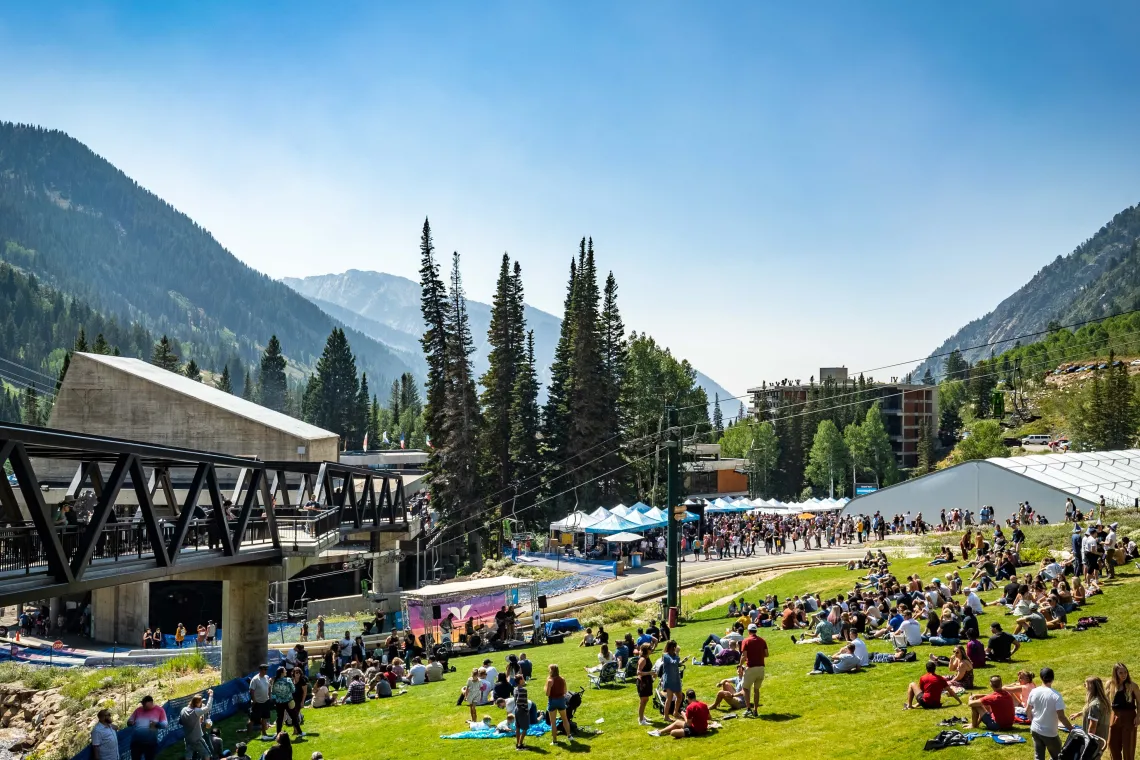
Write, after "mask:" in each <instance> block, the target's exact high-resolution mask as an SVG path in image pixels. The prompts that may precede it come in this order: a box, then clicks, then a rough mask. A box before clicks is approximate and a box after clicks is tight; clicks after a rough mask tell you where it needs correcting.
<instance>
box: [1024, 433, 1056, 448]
mask: <svg viewBox="0 0 1140 760" xmlns="http://www.w3.org/2000/svg"><path fill="white" fill-rule="evenodd" d="M1049 440H1050V437H1049V436H1047V435H1027V436H1025V437H1024V438H1022V439H1021V445H1022V446H1048V445H1049Z"/></svg>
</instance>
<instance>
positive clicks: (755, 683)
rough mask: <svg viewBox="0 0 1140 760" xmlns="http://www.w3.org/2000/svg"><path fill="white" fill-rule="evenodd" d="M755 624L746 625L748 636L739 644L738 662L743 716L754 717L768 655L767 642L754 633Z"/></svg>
mask: <svg viewBox="0 0 1140 760" xmlns="http://www.w3.org/2000/svg"><path fill="white" fill-rule="evenodd" d="M756 630H757V628H756V624H755V623H750V624H749V625H748V636H747V637H745V639H744V641H743V642H741V644H740V663H741V664H742V665H744V680H743V681H742V682H741V688H743V689H744V703H745V711H744V715H745V717H750V718H754V717H756V708H758V707H759V706H760V686H761V685H762V684H763V683H764V661H765V660H766V659H767V657H768V642H766V641H764V639H762V638H760V636H758V635H757V633H756Z"/></svg>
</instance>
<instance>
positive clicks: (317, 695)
mask: <svg viewBox="0 0 1140 760" xmlns="http://www.w3.org/2000/svg"><path fill="white" fill-rule="evenodd" d="M336 698H337V695H336V692H335V691H331V690H329V680H328V679H327V678H325V677H324V676H317V687H316V688H315V689H314V690H313V708H314V709H315V708H318V707H335V706H336V704H337V701H336Z"/></svg>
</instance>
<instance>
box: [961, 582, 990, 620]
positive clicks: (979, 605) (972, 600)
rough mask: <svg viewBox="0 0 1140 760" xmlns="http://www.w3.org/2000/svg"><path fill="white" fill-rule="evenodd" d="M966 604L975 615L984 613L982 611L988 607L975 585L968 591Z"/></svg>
mask: <svg viewBox="0 0 1140 760" xmlns="http://www.w3.org/2000/svg"><path fill="white" fill-rule="evenodd" d="M966 606H967V607H968V608H969V609H970V610H971V611H972V612H973V613H974V614H975V615H980V614H982V611H983V610H984V609H985V608H986V604H985V602H983V601H982V599H981V597H979V596H978V591H977V589H976V588H975V587H973V586H970V589H969V591H967V592H966Z"/></svg>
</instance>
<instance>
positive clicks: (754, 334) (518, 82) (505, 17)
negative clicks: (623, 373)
mask: <svg viewBox="0 0 1140 760" xmlns="http://www.w3.org/2000/svg"><path fill="white" fill-rule="evenodd" d="M807 5H810V7H805V4H802V3H779V4H777V3H755V2H747V3H740V4H729V3H716V4H710V3H704V4H698V3H676V4H673V3H666V2H659V1H654V2H645V3H636V2H621V3H612V2H599V3H591V2H575V3H568V2H566V3H534V2H517V3H513V2H508V3H461V2H454V3H427V2H415V3H405V4H396V3H361V4H359V5H356V6H353V5H351V4H348V3H293V4H289V3H272V4H271V3H264V4H255V3H230V2H217V3H205V2H183V3H179V2H169V3H153V2H138V3H105V4H100V3H86V4H84V8H83V9H78V8H73V7H71V5H70V4H55V5H53V6H52V7H51V8H50V9H49V8H46V7H44V5H43V4H42V3H36V2H27V3H12V2H8V3H5V4H4V11H3V13H0V72H2V73H0V118H3V119H10V120H14V121H22V122H33V123H38V124H42V125H44V126H48V127H55V128H59V129H63V130H65V131H67V132H69V133H70V134H72V135H74V136H75V137H77V138H79V139H80V140H82V141H84V142H85V143H87V144H88V145H90V146H91V147H92V148H93V149H94V150H95V151H96V152H98V153H100V154H102V155H104V156H105V157H107V158H108V159H109V160H111V161H112V162H114V163H115V164H117V165H118V166H120V167H121V168H122V169H123V170H124V171H126V172H127V173H128V174H129V175H131V176H132V177H134V178H135V179H137V180H138V181H139V182H141V183H142V184H143V185H145V186H146V187H148V188H150V189H151V190H153V191H155V192H156V193H158V194H159V195H161V196H162V197H164V198H166V199H167V200H169V201H170V202H171V203H173V204H174V205H175V206H177V207H178V208H180V209H181V210H183V211H185V212H187V213H188V214H190V215H191V216H192V217H193V218H195V219H196V220H197V221H199V222H200V223H201V224H202V225H203V226H205V227H206V228H208V229H209V230H211V231H212V232H213V233H214V234H215V235H216V236H217V237H218V239H219V240H220V241H221V242H222V243H223V244H224V245H226V246H227V247H228V248H229V249H230V250H232V251H233V252H234V253H235V254H236V255H237V256H238V257H240V258H241V259H243V260H244V261H246V262H248V263H249V264H250V265H252V266H254V267H256V268H258V269H260V270H262V271H265V272H267V273H268V274H270V275H272V276H274V277H280V276H285V275H298V276H300V275H309V274H319V273H324V272H329V271H343V270H345V269H348V268H354V267H355V268H370V269H377V270H381V271H386V272H391V273H394V274H401V275H405V276H409V277H413V278H414V277H415V276H416V270H417V268H418V253H417V244H418V239H419V231H420V226H421V224H422V222H423V218H424V216H425V215H427V216H430V217H431V220H432V224H433V226H434V229H435V231H436V241H437V244H438V246H439V248H440V249H441V250H442V251H444V252H450V251H451V250H458V251H459V252H460V253H461V254H462V255H463V257H464V258H463V261H464V269H465V271H464V275H465V277H466V281H467V285H468V291H469V294H470V295H471V296H472V297H475V298H479V299H480V300H487V299H488V298H489V295H490V292H491V287H492V281H493V276H494V271H495V268H496V265H497V261H498V257H499V256H500V255H501V254H502V252H503V251H504V250H505V251H509V252H510V253H511V254H512V255H513V256H515V257H517V258H518V259H520V260H521V262H522V264H523V267H524V277H525V282H526V287H527V300H528V301H529V302H531V303H532V304H534V305H535V306H538V307H539V308H543V309H546V310H548V311H551V312H555V313H558V312H559V311H560V309H561V305H562V299H563V296H564V286H565V276H566V270H567V264H568V261H569V257H570V256H571V255H572V254H573V252H574V251H575V250H576V248H577V241H578V239H579V238H580V237H581V236H583V235H592V236H593V238H594V242H595V246H596V248H597V251H598V254H599V257H600V265H601V266H602V267H603V268H604V269H613V270H614V272H615V274H616V276H617V277H618V281H619V284H620V286H621V288H622V297H621V305H622V307H623V310H624V316H625V319H626V323H627V325H628V326H629V327H631V328H635V329H638V330H645V331H648V332H650V333H652V334H653V335H654V336H656V337H657V338H658V340H659V341H661V342H663V343H665V344H667V345H669V346H671V347H672V348H673V350H674V352H675V353H677V354H679V355H681V356H684V357H687V358H689V359H690V360H691V361H692V362H693V363H694V364H695V365H696V366H698V367H700V368H701V369H702V370H704V371H705V372H706V373H708V374H710V375H711V376H713V377H714V378H715V379H717V380H718V381H720V382H721V383H722V384H724V385H726V386H727V387H728V388H730V389H731V390H732V391H733V392H743V390H744V389H745V388H746V387H747V386H748V385H750V384H754V383H758V382H759V381H760V380H762V379H772V378H782V377H793V378H794V377H802V378H806V377H807V376H808V375H810V374H813V373H814V372H816V370H817V368H818V367H820V366H828V365H833V364H846V365H848V366H849V367H851V368H853V369H861V368H867V367H873V366H877V365H881V364H886V363H889V362H895V361H901V360H904V359H911V358H918V357H921V356H922V355H923V354H924V353H927V352H929V351H930V350H931V349H932V348H933V347H934V346H935V345H937V344H938V343H939V342H940V341H941V340H942V339H943V338H945V337H946V336H947V335H948V334H949V333H951V332H952V331H953V330H954V329H956V328H957V327H959V326H960V325H962V324H964V323H965V322H967V321H969V320H970V319H972V318H974V317H977V316H980V315H981V314H983V313H984V312H986V311H988V310H989V309H990V308H992V307H993V306H994V305H995V304H996V303H997V302H998V301H999V300H1000V299H1001V298H1002V297H1004V296H1005V295H1007V294H1008V293H1010V292H1012V291H1013V290H1014V289H1015V288H1017V287H1018V286H1020V285H1021V284H1023V283H1024V282H1025V281H1027V280H1028V279H1029V278H1030V276H1032V274H1033V273H1034V272H1035V271H1036V270H1037V269H1039V268H1040V267H1041V266H1042V265H1044V264H1045V263H1047V262H1048V261H1050V260H1051V259H1053V258H1054V257H1055V256H1057V255H1058V254H1065V253H1068V252H1069V251H1071V250H1072V249H1073V247H1074V246H1075V245H1076V244H1078V243H1080V242H1081V241H1082V240H1084V239H1086V238H1087V237H1089V236H1090V235H1092V234H1093V233H1094V232H1095V231H1096V230H1097V229H1098V228H1099V227H1100V226H1101V225H1102V224H1103V223H1104V222H1106V221H1108V220H1109V219H1110V218H1111V217H1112V215H1113V214H1115V213H1116V212H1117V211H1119V210H1121V209H1122V208H1124V207H1126V206H1129V205H1132V204H1134V203H1136V202H1137V201H1140V141H1138V140H1137V139H1136V134H1137V131H1136V130H1137V127H1136V125H1137V124H1138V123H1140V88H1138V87H1137V86H1136V83H1135V76H1136V72H1137V71H1140V45H1137V44H1136V37H1135V31H1136V29H1137V28H1140V23H1138V22H1140V6H1138V5H1137V4H1136V3H1125V2H1116V3H1113V2H1106V3H1095V4H1087V3H1086V4H1078V3H1071V2H1057V3H1050V2H1046V3H1042V2H1022V3H1017V2H1010V3H981V2H977V3H913V2H884V3H874V2H867V3H851V2H836V3H826V2H823V3H812V4H807ZM884 374H885V373H884Z"/></svg>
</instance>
